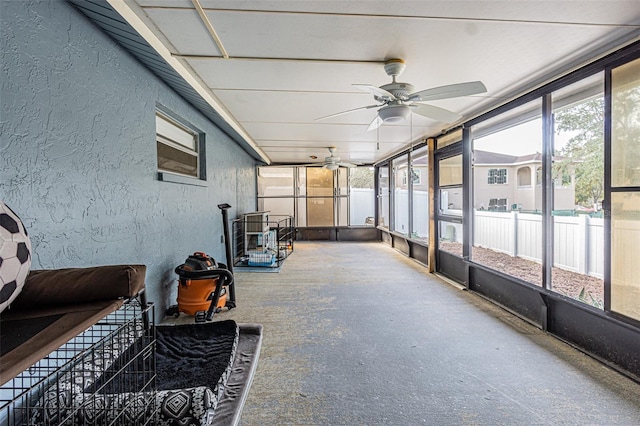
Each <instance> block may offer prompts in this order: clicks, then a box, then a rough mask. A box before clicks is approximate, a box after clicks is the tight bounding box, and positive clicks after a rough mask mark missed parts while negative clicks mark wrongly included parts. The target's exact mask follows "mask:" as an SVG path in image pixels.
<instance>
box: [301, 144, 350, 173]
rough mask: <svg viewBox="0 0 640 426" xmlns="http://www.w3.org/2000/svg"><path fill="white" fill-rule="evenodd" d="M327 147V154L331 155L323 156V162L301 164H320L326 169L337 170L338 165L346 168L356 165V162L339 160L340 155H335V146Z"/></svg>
mask: <svg viewBox="0 0 640 426" xmlns="http://www.w3.org/2000/svg"><path fill="white" fill-rule="evenodd" d="M327 149H328V150H329V154H331V155H329V156H328V157H324V162H322V163H311V164H302V165H303V166H322V167H323V168H325V169H328V170H338V168H339V167H348V168H352V167H356V164H353V163H347V162H344V161H341V160H340V157H338V156H336V155H335V152H336V147H335V146H330V147H328V148H327Z"/></svg>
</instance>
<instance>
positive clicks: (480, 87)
mask: <svg viewBox="0 0 640 426" xmlns="http://www.w3.org/2000/svg"><path fill="white" fill-rule="evenodd" d="M486 91H487V88H486V87H485V85H484V84H483V83H482V82H481V81H469V82H467V83H457V84H449V85H447V86H440V87H434V88H431V89H427V90H421V91H420V92H416V93H412V94H411V95H409V99H408V100H409V101H414V102H420V101H435V100H437V99H449V98H457V97H459V96H469V95H476V94H478V93H484V92H486Z"/></svg>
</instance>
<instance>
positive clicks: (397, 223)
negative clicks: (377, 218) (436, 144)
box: [392, 155, 410, 235]
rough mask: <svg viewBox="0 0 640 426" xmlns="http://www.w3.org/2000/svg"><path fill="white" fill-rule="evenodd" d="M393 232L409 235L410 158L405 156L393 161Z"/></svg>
mask: <svg viewBox="0 0 640 426" xmlns="http://www.w3.org/2000/svg"><path fill="white" fill-rule="evenodd" d="M392 164H393V176H394V185H393V206H394V216H393V230H394V231H396V232H398V233H401V234H404V235H407V234H408V233H409V173H410V171H409V158H408V156H407V155H403V156H401V157H400V158H397V159H395V160H393V163H392Z"/></svg>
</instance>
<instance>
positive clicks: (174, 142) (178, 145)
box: [156, 111, 205, 180]
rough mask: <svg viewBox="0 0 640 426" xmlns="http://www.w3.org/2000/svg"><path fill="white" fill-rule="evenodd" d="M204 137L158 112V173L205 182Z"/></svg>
mask: <svg viewBox="0 0 640 426" xmlns="http://www.w3.org/2000/svg"><path fill="white" fill-rule="evenodd" d="M203 140H204V135H202V134H200V133H199V132H198V131H196V130H194V129H190V128H189V127H187V126H185V125H183V124H180V123H178V122H177V121H176V120H174V119H172V118H171V117H169V116H168V115H167V114H165V113H161V112H159V111H158V112H156V145H157V150H158V172H159V173H163V172H168V173H173V174H177V175H181V176H188V177H192V178H196V179H201V180H205V176H204V155H203V151H204V149H203V143H202V142H203Z"/></svg>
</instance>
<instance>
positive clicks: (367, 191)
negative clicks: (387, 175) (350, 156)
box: [349, 167, 376, 226]
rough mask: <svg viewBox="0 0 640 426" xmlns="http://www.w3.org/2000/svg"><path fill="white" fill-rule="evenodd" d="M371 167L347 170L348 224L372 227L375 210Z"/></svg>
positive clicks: (372, 170)
mask: <svg viewBox="0 0 640 426" xmlns="http://www.w3.org/2000/svg"><path fill="white" fill-rule="evenodd" d="M375 203H376V193H375V189H374V169H373V167H353V168H351V169H349V224H350V225H351V226H361V225H362V226H374V225H375V210H376V205H375Z"/></svg>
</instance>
